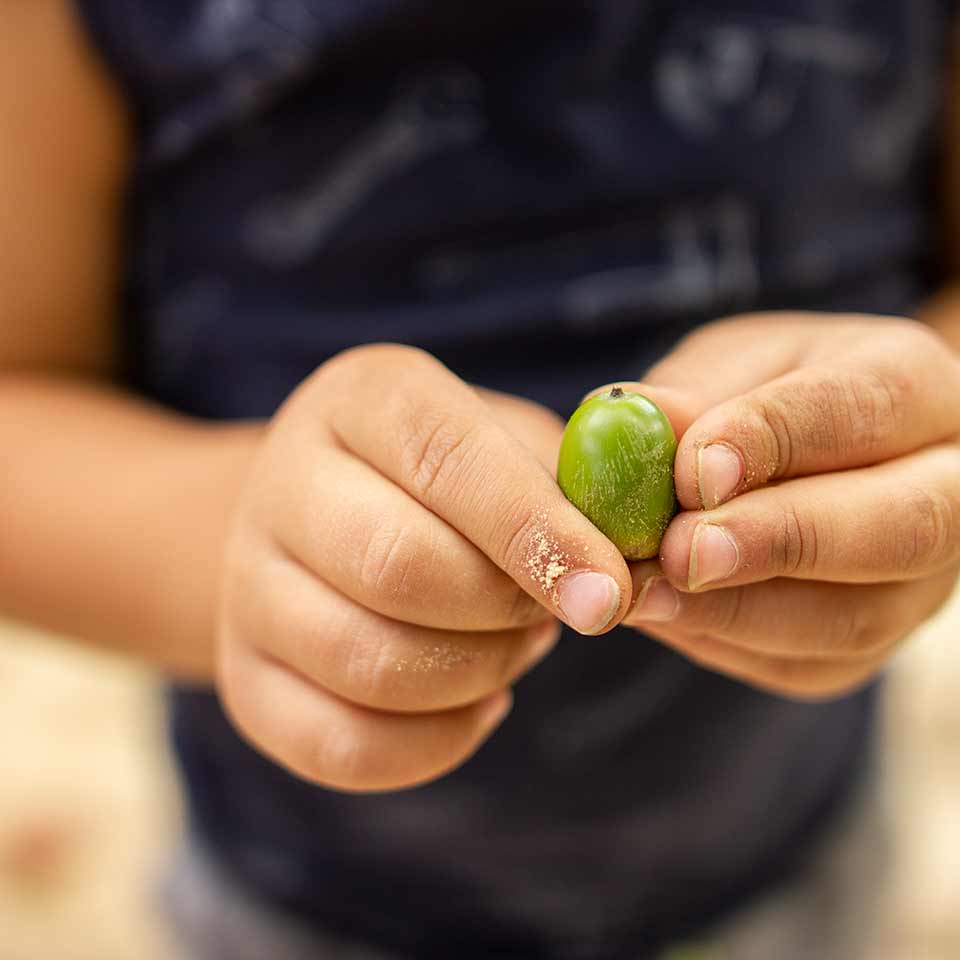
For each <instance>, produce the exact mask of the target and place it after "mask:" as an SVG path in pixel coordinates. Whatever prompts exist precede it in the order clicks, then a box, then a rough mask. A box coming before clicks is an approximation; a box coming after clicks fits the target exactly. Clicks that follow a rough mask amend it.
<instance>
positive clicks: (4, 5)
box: [0, 0, 633, 790]
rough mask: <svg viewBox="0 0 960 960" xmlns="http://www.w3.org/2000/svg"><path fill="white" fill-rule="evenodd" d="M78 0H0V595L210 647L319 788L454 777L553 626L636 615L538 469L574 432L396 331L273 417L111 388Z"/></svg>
mask: <svg viewBox="0 0 960 960" xmlns="http://www.w3.org/2000/svg"><path fill="white" fill-rule="evenodd" d="M67 9H68V7H67V5H66V3H65V0H0V156H2V159H0V344H2V346H0V458H2V474H0V610H2V611H4V612H6V613H10V614H13V615H15V616H18V617H21V618H23V619H26V620H31V621H34V622H36V623H41V624H46V625H48V626H51V627H54V628H57V629H60V630H62V631H64V632H66V633H70V634H73V635H74V636H80V637H84V638H87V639H89V640H92V641H97V642H107V643H111V644H113V645H114V646H118V647H123V648H126V649H129V650H131V651H135V652H137V653H139V654H141V655H145V656H147V657H150V658H152V659H153V660H155V661H156V662H158V663H160V664H162V665H164V666H166V667H168V668H173V669H177V670H181V671H189V672H192V673H196V674H198V675H200V676H203V675H208V676H209V675H210V674H211V672H213V671H212V667H213V665H214V663H215V664H216V671H215V674H216V676H215V679H216V682H217V685H218V689H219V692H220V694H221V697H222V699H223V702H224V704H225V706H226V708H227V711H228V712H229V714H230V715H231V717H232V718H233V720H234V722H235V723H236V725H237V726H238V728H239V729H240V730H241V731H242V732H243V733H244V734H245V735H246V736H247V738H248V739H249V740H250V741H251V742H253V743H254V744H256V745H257V746H258V747H260V748H261V749H262V750H263V751H264V752H265V753H267V754H269V755H270V756H272V757H274V758H276V759H277V760H278V761H279V762H280V763H283V764H284V765H286V766H287V767H288V768H290V769H292V770H295V771H297V772H298V773H300V774H301V775H302V776H304V777H307V778H309V779H311V780H315V781H318V782H321V783H325V784H329V785H331V786H336V787H340V788H343V789H350V790H383V789H395V788H398V787H402V786H408V785H411V784H413V783H419V782H423V781H425V780H428V779H432V778H434V777H437V776H439V775H440V774H441V773H443V772H444V771H445V770H449V769H451V768H452V767H454V766H457V765H458V764H460V763H462V762H463V760H464V759H465V758H466V757H468V756H469V755H470V754H471V753H472V752H473V751H474V750H475V749H476V748H477V746H478V745H479V744H480V743H481V742H482V741H483V739H484V738H485V737H486V736H487V735H488V734H489V733H490V731H491V730H492V729H493V728H494V727H495V726H496V725H497V724H498V723H499V721H500V719H501V718H502V716H503V714H504V710H505V708H506V707H507V706H508V705H509V702H510V697H509V694H508V692H507V690H508V688H509V687H510V686H511V685H512V684H513V683H514V682H515V680H516V679H517V677H519V676H520V675H521V674H522V673H524V672H525V671H526V670H528V669H530V667H531V666H532V665H533V664H534V663H535V662H536V661H538V660H539V659H541V658H542V657H543V656H544V655H545V654H546V653H547V652H548V650H549V649H550V647H552V645H553V644H554V643H556V639H557V633H558V631H557V626H556V623H555V621H554V620H553V617H562V618H564V619H565V620H566V621H567V622H568V623H570V624H571V625H572V626H576V627H579V629H580V630H581V631H582V632H584V633H591V634H597V633H601V632H603V631H604V630H606V629H609V627H611V626H612V625H613V624H614V623H617V622H619V621H620V620H621V619H622V618H623V616H624V614H625V613H626V610H627V607H628V605H629V603H630V599H631V596H632V589H633V584H632V581H631V578H630V573H629V570H628V569H627V567H626V565H625V563H624V561H623V558H622V557H621V556H620V555H619V554H618V553H617V551H616V549H615V548H614V546H613V545H612V544H611V543H610V542H609V541H608V540H606V539H605V538H604V537H603V536H602V535H601V534H600V533H599V531H597V530H596V528H594V527H593V526H592V525H591V524H590V523H589V521H588V520H587V519H586V518H585V517H584V516H583V515H582V514H580V513H579V512H578V511H577V510H576V509H575V508H574V507H573V506H572V505H571V504H570V503H569V502H568V501H567V500H566V499H565V498H564V497H563V495H562V494H561V492H560V490H559V488H558V487H557V485H556V483H555V482H554V481H553V478H552V477H551V475H550V473H548V472H547V471H546V470H544V468H543V464H542V462H541V461H540V460H538V453H540V454H541V455H542V452H543V451H544V450H545V449H546V448H547V447H548V446H550V445H551V444H553V443H555V442H556V440H557V439H558V437H559V433H560V429H561V428H560V425H559V424H558V423H557V422H556V418H555V417H554V416H553V415H551V414H549V413H548V412H547V411H545V410H543V409H542V408H537V407H536V405H534V404H530V403H523V402H521V401H518V400H513V401H510V400H504V399H503V398H500V397H498V396H491V395H489V394H483V395H481V394H480V393H478V391H475V390H472V389H471V388H470V387H469V386H467V385H466V384H464V383H463V382H462V381H460V380H459V379H458V378H457V377H455V376H454V375H453V374H452V373H450V371H448V370H446V368H444V367H443V366H441V365H440V364H439V363H438V362H437V361H436V360H434V359H432V358H430V357H428V356H427V355H425V354H423V353H421V352H419V351H416V350H411V349H408V348H403V347H396V346H393V347H391V346H373V347H365V348H362V349H359V350H350V351H346V352H345V353H343V354H340V355H339V356H338V357H336V358H335V359H333V360H332V361H331V362H329V363H327V364H325V365H324V366H323V367H321V368H320V369H319V370H318V371H317V372H316V373H315V374H314V375H313V376H311V377H310V378H308V379H307V381H305V383H304V384H302V385H301V386H300V387H299V388H298V389H297V390H296V391H294V393H293V394H292V396H291V397H290V399H289V400H288V402H287V403H286V404H284V406H283V408H282V409H281V410H280V411H279V413H278V414H277V415H276V416H275V417H274V418H273V419H272V421H271V423H270V426H269V429H265V428H264V426H262V425H260V424H249V425H239V426H229V427H225V426H213V425H210V424H204V423H199V422H196V421H191V420H187V419H185V418H181V417H177V416H175V415H172V414H170V413H168V412H165V411H163V410H160V409H156V408H153V407H150V406H148V405H147V404H145V403H143V402H142V401H139V400H136V399H134V398H132V397H130V396H127V395H125V394H124V393H122V392H121V391H120V390H118V389H115V388H111V387H110V386H109V380H110V377H111V374H112V373H113V372H114V370H115V369H116V362H115V356H116V353H117V337H116V336H115V334H114V330H115V323H114V317H115V313H114V309H113V304H114V301H115V293H116V289H117V281H118V276H119V256H118V251H117V245H118V236H119V232H118V230H117V219H118V211H119V209H120V203H121V194H122V190H123V184H124V179H125V167H126V155H127V146H126V137H125V135H124V124H123V119H122V110H121V109H120V108H119V107H118V105H117V102H116V99H115V97H114V96H113V95H112V94H111V92H110V89H109V84H108V83H107V82H106V80H105V78H104V77H103V76H102V75H101V73H100V71H99V70H98V68H97V66H96V65H95V63H94V62H92V58H91V56H90V55H89V53H86V52H84V46H83V43H82V40H81V35H80V33H79V31H77V30H76V27H75V26H73V25H72V24H71V21H70V20H69V18H68V16H67V15H66V13H65V11H66V10H67ZM547 441H549V442H547ZM551 460H552V458H551ZM241 488H242V495H240V494H241ZM234 507H236V509H234ZM228 532H229V536H228ZM214 647H216V654H214Z"/></svg>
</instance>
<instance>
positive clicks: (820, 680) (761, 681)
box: [658, 634, 886, 702]
mask: <svg viewBox="0 0 960 960" xmlns="http://www.w3.org/2000/svg"><path fill="white" fill-rule="evenodd" d="M658 639H660V640H661V642H662V643H663V644H664V645H665V646H668V647H670V648H671V649H673V650H676V651H677V653H679V654H681V655H682V656H684V657H686V658H687V659H688V660H690V661H691V662H692V663H695V664H697V665H698V666H700V667H703V668H704V669H706V670H710V671H712V672H714V673H720V674H723V675H724V676H727V677H730V678H731V679H734V680H739V681H741V682H742V683H745V684H747V685H749V686H751V687H755V688H757V689H758V690H763V691H765V692H767V693H772V694H775V695H777V696H780V697H784V698H787V699H790V700H799V701H801V702H817V701H823V700H831V699H835V698H838V697H842V696H846V695H848V694H852V693H854V692H855V691H856V690H857V689H858V688H859V687H862V686H864V685H865V684H866V683H868V682H869V681H871V680H872V679H874V678H875V677H876V676H877V674H878V673H879V672H880V671H881V670H882V669H883V666H884V663H885V661H886V658H885V657H873V658H869V659H865V660H855V661H836V660H834V661H829V660H796V659H783V658H778V657H769V656H765V655H764V654H760V653H752V652H751V651H749V650H744V649H742V648H741V647H736V646H734V645H733V644H730V643H726V642H725V641H723V640H719V639H717V638H715V637H710V636H688V635H683V636H675V635H672V634H671V635H669V636H664V637H662V638H658Z"/></svg>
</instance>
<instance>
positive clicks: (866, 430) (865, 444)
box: [834, 369, 910, 453]
mask: <svg viewBox="0 0 960 960" xmlns="http://www.w3.org/2000/svg"><path fill="white" fill-rule="evenodd" d="M840 386H841V387H842V395H841V400H842V405H841V406H840V407H839V409H837V410H835V411H834V422H835V424H836V428H837V429H836V433H837V437H838V444H837V447H838V450H839V452H841V453H842V452H846V451H847V450H850V451H856V452H864V451H870V450H877V449H881V448H883V447H884V446H885V445H886V444H887V443H888V442H889V440H890V439H891V437H893V436H895V435H897V433H898V432H899V431H900V429H901V426H902V422H901V421H902V416H903V411H904V410H905V409H906V405H905V400H906V395H907V393H908V392H909V390H910V380H909V376H908V375H907V374H906V373H904V372H901V371H898V370H894V369H885V370H883V371H879V370H867V371H864V372H860V373H857V374H855V375H853V376H847V377H844V378H843V379H842V380H841V381H840Z"/></svg>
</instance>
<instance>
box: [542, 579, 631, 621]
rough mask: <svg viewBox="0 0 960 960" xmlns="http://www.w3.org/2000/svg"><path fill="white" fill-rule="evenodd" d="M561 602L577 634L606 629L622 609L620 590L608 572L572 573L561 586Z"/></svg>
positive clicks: (566, 617) (566, 616) (558, 597)
mask: <svg viewBox="0 0 960 960" xmlns="http://www.w3.org/2000/svg"><path fill="white" fill-rule="evenodd" d="M557 603H558V604H559V606H560V610H561V611H562V613H563V616H564V618H565V619H566V621H567V623H569V624H570V626H571V627H573V629H574V630H576V631H577V633H583V634H592V633H597V632H599V631H600V630H602V629H603V628H604V627H605V626H606V625H607V624H608V623H609V622H610V621H611V620H612V619H613V615H614V614H615V613H616V612H617V607H619V606H620V588H619V587H618V586H617V582H616V580H614V579H613V578H612V577H608V576H607V575H606V574H605V573H594V572H593V571H591V570H587V571H582V572H580V573H569V574H567V576H565V577H564V578H563V579H562V580H561V581H560V583H559V584H558V585H557Z"/></svg>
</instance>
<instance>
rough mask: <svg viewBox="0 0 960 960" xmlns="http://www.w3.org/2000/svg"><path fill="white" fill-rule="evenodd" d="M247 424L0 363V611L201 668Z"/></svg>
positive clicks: (252, 439)
mask: <svg viewBox="0 0 960 960" xmlns="http://www.w3.org/2000/svg"><path fill="white" fill-rule="evenodd" d="M261 430H262V426H261V425H259V424H255V423H249V424H240V425H233V426H220V425H213V424H208V423H203V422H199V421H191V420H188V419H186V418H183V417H179V416H177V415H176V414H173V413H170V412H168V411H166V410H164V409H162V408H159V407H156V406H152V405H149V404H147V403H145V402H143V401H141V400H138V399H137V398H135V397H133V396H131V395H128V394H125V393H123V392H121V391H119V390H116V389H114V388H111V387H108V386H103V385H97V384H94V383H91V382H85V381H81V380H69V379H66V378H52V377H51V378H45V377H44V378H41V377H14V376H4V377H0V463H2V473H0V531H2V534H0V614H3V615H5V616H10V617H13V618H16V619H20V620H24V621H28V622H31V623H34V624H36V625H39V626H42V627H46V628H48V629H51V630H55V631H59V632H62V633H65V634H68V635H71V636H75V637H78V638H81V639H84V640H87V641H89V642H92V643H97V644H100V645H104V646H108V647H111V648H114V649H118V650H123V651H126V652H130V653H133V654H135V655H137V656H141V657H144V658H146V659H148V660H150V661H152V662H153V663H155V664H157V665H159V666H160V667H162V668H164V669H167V670H170V671H172V672H175V673H178V674H181V675H187V676H192V677H197V678H200V679H204V678H207V677H209V676H210V673H211V670H212V663H213V622H214V615H215V603H216V592H217V580H218V571H219V563H220V556H221V551H222V548H223V544H224V540H225V537H226V531H227V526H228V522H229V517H230V514H231V511H232V507H233V503H234V500H235V497H236V495H237V493H238V490H239V488H240V485H241V484H242V483H243V480H244V478H245V475H246V471H247V467H248V464H249V462H250V459H251V456H252V452H253V449H254V447H255V445H256V442H257V439H258V437H259V435H260V432H261Z"/></svg>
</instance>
